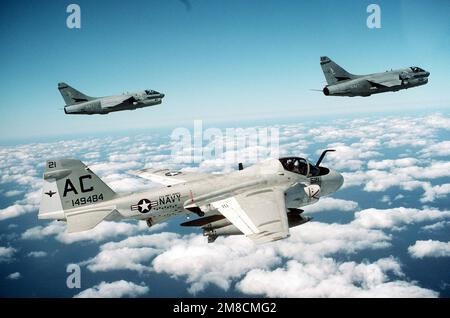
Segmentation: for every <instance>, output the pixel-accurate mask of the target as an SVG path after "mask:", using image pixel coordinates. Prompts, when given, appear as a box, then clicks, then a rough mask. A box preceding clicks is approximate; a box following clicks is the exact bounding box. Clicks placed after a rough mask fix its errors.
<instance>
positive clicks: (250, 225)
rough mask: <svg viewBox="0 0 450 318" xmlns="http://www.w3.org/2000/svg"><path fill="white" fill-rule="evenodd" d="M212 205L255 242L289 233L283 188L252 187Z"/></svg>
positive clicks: (268, 240)
mask: <svg viewBox="0 0 450 318" xmlns="http://www.w3.org/2000/svg"><path fill="white" fill-rule="evenodd" d="M211 205H212V206H213V207H215V208H216V209H218V210H219V212H220V213H221V214H223V216H225V217H226V218H227V219H228V220H229V221H230V222H231V223H233V224H234V225H235V226H236V227H237V228H238V229H239V230H240V231H242V233H244V234H245V235H246V236H247V237H248V238H250V239H252V240H253V241H254V242H255V243H266V242H271V241H276V240H280V239H283V238H286V237H288V236H289V225H288V220H287V214H286V203H285V199H284V191H282V190H281V189H278V188H268V189H263V190H261V189H257V190H251V191H247V192H245V193H242V194H238V195H236V196H233V197H230V198H227V199H223V200H219V201H216V202H213V203H211Z"/></svg>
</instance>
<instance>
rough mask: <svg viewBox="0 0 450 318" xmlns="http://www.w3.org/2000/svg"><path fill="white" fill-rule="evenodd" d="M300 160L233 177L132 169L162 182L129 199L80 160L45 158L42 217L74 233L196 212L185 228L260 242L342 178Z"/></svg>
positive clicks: (299, 220)
mask: <svg viewBox="0 0 450 318" xmlns="http://www.w3.org/2000/svg"><path fill="white" fill-rule="evenodd" d="M327 151H333V150H326V151H324V152H323V153H322V155H321V157H320V159H319V160H318V161H317V163H316V164H315V165H314V164H311V163H309V162H308V161H307V160H305V159H303V158H298V157H288V158H281V159H268V160H266V161H263V162H261V163H259V164H256V165H253V166H250V167H248V168H245V169H244V168H243V166H242V164H239V170H237V171H234V172H232V173H229V174H202V173H188V172H181V171H170V170H167V169H163V170H161V169H160V170H158V169H144V170H139V171H135V172H133V174H135V175H138V176H141V177H143V178H146V179H149V180H152V181H154V182H158V183H161V184H164V185H165V186H166V187H163V188H157V189H155V188H153V189H149V190H147V191H143V192H139V193H131V194H116V193H115V192H113V190H111V189H110V188H109V187H108V186H107V185H106V184H105V183H103V182H102V181H101V180H100V178H99V177H97V176H96V175H95V174H94V173H93V172H92V171H91V170H90V169H89V168H88V167H86V166H85V165H84V164H83V163H82V162H81V161H79V160H75V159H61V160H50V161H47V165H46V168H45V172H44V186H43V192H42V200H41V205H40V210H39V219H56V220H60V221H66V222H67V230H68V232H79V231H85V230H89V229H92V228H94V227H95V226H96V225H97V224H99V223H100V222H101V221H102V220H112V221H117V220H122V219H136V220H145V221H146V222H147V225H148V226H152V225H154V224H156V223H158V222H161V221H163V220H166V219H167V218H169V217H171V216H174V215H181V214H188V213H195V214H197V215H198V216H199V218H197V219H195V220H191V221H188V222H185V223H182V224H181V225H182V226H198V227H201V228H202V229H203V233H204V235H205V236H207V237H208V242H213V241H214V240H215V239H216V238H217V237H218V236H222V235H235V234H245V235H246V236H247V237H248V238H250V239H252V240H253V241H255V242H256V243H264V242H270V241H275V240H280V239H283V238H286V237H288V236H289V228H290V227H294V226H297V225H300V224H303V223H306V222H308V221H309V220H310V219H311V218H310V217H304V216H302V215H301V213H302V212H303V210H301V209H299V208H300V207H302V206H305V205H309V204H313V203H315V202H317V201H318V200H319V198H320V197H322V196H325V195H329V194H331V193H333V192H335V191H337V190H338V189H339V188H340V187H341V186H342V183H343V182H344V179H343V177H342V175H341V174H339V173H338V172H336V171H334V170H333V169H329V168H326V167H323V166H321V165H320V163H321V161H322V159H323V158H324V156H325V154H326V152H327Z"/></svg>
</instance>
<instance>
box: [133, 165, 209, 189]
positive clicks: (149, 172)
mask: <svg viewBox="0 0 450 318" xmlns="http://www.w3.org/2000/svg"><path fill="white" fill-rule="evenodd" d="M130 173H131V174H132V175H135V176H138V177H141V178H144V179H147V180H150V181H153V182H156V183H160V184H163V185H165V186H169V185H174V184H178V183H186V182H189V181H193V180H198V179H203V178H206V177H208V174H205V173H200V172H183V171H173V170H169V169H152V168H149V169H142V170H136V171H130Z"/></svg>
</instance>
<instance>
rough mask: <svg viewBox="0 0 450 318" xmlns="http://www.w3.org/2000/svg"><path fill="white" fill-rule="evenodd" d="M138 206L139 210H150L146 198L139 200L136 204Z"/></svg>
mask: <svg viewBox="0 0 450 318" xmlns="http://www.w3.org/2000/svg"><path fill="white" fill-rule="evenodd" d="M138 206H139V207H140V210H141V212H147V211H150V209H149V206H150V201H148V200H141V202H140V204H139V205H138Z"/></svg>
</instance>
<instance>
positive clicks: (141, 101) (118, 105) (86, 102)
mask: <svg viewBox="0 0 450 318" xmlns="http://www.w3.org/2000/svg"><path fill="white" fill-rule="evenodd" d="M58 89H59V92H60V93H61V95H62V97H63V98H64V101H65V102H66V106H64V112H65V113H66V114H83V115H92V114H108V113H110V112H117V111H121V110H135V109H136V108H142V107H147V106H154V105H158V104H161V102H162V99H163V98H164V94H161V93H158V92H157V91H153V90H150V89H146V90H145V91H141V92H134V93H127V94H123V95H115V96H106V97H90V96H86V95H84V94H83V93H81V92H79V91H77V90H76V89H75V88H73V87H70V86H69V85H67V84H66V83H58Z"/></svg>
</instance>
